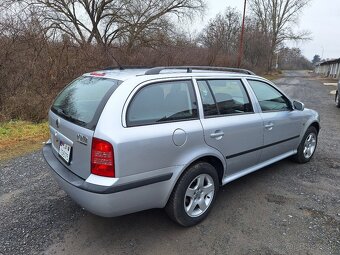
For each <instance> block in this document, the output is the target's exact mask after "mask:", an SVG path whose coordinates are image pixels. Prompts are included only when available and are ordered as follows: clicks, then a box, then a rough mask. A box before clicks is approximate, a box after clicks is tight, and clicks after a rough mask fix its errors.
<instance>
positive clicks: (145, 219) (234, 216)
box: [0, 71, 340, 255]
mask: <svg viewBox="0 0 340 255" xmlns="http://www.w3.org/2000/svg"><path fill="white" fill-rule="evenodd" d="M276 83H277V84H278V85H279V87H281V88H282V89H283V90H284V91H285V92H286V93H288V94H289V95H290V96H291V97H293V98H296V99H299V100H301V101H303V102H304V103H305V105H306V106H307V107H310V108H313V109H316V110H317V111H319V113H320V115H321V121H322V123H321V124H322V131H321V133H320V136H319V144H318V149H317V151H316V154H315V156H314V158H313V160H312V161H311V162H310V163H308V164H305V165H298V164H295V163H293V162H292V161H290V160H289V159H287V160H283V161H281V162H278V163H276V164H274V165H271V166H269V167H266V168H265V169H263V170H261V171H258V172H255V173H253V174H250V175H248V176H246V177H243V178H241V179H239V180H237V181H234V182H232V183H230V184H228V185H227V186H225V187H223V188H222V189H221V190H220V193H219V195H218V198H217V201H216V204H215V207H214V209H213V210H212V212H211V214H210V215H209V217H208V218H207V219H206V220H205V221H204V222H203V223H201V224H200V225H198V226H195V227H192V228H182V227H179V226H177V225H176V224H174V223H173V222H171V221H170V220H169V219H168V218H167V216H166V215H165V213H164V212H163V211H162V210H149V211H144V212H140V213H135V214H131V215H127V216H123V217H119V218H111V219H107V218H100V217H97V216H94V215H91V214H90V213H87V212H85V211H83V210H82V209H81V208H79V207H78V206H77V205H76V204H75V203H74V202H73V201H72V200H71V199H70V198H69V197H68V196H67V195H66V194H65V193H64V192H63V191H62V190H60V189H59V188H58V186H57V185H56V183H55V182H54V180H53V179H52V178H51V176H50V174H49V170H48V168H47V166H46V164H45V163H44V160H43V158H42V155H41V152H37V153H33V154H30V155H27V156H24V157H20V158H17V159H14V160H11V161H8V162H2V163H0V254H1V255H2V254H6V255H7V254H82V255H85V254H129V255H130V254H270V255H272V254H274V255H279V254H282V255H284V254H309V255H311V254H336V255H339V254H340V109H337V108H336V107H335V105H334V100H333V97H334V96H332V95H330V91H331V90H334V89H335V87H331V86H324V85H323V84H322V82H321V81H320V80H319V79H317V78H314V77H313V76H311V75H309V74H308V73H307V72H303V71H299V72H298V71H289V72H285V74H284V77H283V78H281V79H279V80H277V81H276Z"/></svg>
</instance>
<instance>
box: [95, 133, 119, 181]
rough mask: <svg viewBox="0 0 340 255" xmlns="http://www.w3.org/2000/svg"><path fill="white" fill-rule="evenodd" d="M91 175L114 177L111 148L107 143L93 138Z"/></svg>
mask: <svg viewBox="0 0 340 255" xmlns="http://www.w3.org/2000/svg"><path fill="white" fill-rule="evenodd" d="M91 173H93V174H96V175H100V176H105V177H115V165H114V153H113V147H112V145H111V144H110V143H109V142H107V141H104V140H101V139H98V138H95V137H94V138H93V139H92V150H91Z"/></svg>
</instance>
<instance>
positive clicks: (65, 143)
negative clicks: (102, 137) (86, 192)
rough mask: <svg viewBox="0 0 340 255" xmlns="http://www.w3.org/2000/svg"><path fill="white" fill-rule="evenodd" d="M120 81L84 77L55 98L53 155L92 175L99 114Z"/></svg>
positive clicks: (74, 169) (81, 174) (84, 174)
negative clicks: (93, 147)
mask: <svg viewBox="0 0 340 255" xmlns="http://www.w3.org/2000/svg"><path fill="white" fill-rule="evenodd" d="M120 84H121V81H118V80H114V79H107V78H103V77H94V76H82V77H80V78H78V79H77V80H75V81H74V82H72V83H71V84H70V85H68V86H67V87H66V88H65V89H64V90H63V91H62V92H61V93H60V94H59V95H58V96H57V98H56V99H55V101H54V103H53V105H52V107H51V110H50V112H49V127H50V132H51V142H52V148H53V153H54V155H55V156H56V157H57V158H58V160H59V161H60V162H61V163H62V164H64V166H66V167H67V168H68V169H69V170H70V171H72V172H73V173H75V174H76V175H78V176H79V177H81V178H84V179H86V178H87V177H88V176H89V175H90V174H91V145H92V138H93V134H94V130H95V127H96V125H97V122H98V119H99V117H100V114H101V112H102V110H103V108H104V106H105V104H106V102H107V100H108V99H109V97H110V96H111V95H112V93H113V92H114V91H115V90H116V89H117V87H118V86H119V85H120Z"/></svg>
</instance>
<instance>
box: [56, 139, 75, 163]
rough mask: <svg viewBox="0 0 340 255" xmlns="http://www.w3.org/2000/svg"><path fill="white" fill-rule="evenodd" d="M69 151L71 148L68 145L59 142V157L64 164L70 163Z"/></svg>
mask: <svg viewBox="0 0 340 255" xmlns="http://www.w3.org/2000/svg"><path fill="white" fill-rule="evenodd" d="M71 149H72V147H71V146H70V145H68V144H66V143H63V142H60V146H59V155H60V157H61V158H62V159H63V160H65V161H66V163H70V158H71Z"/></svg>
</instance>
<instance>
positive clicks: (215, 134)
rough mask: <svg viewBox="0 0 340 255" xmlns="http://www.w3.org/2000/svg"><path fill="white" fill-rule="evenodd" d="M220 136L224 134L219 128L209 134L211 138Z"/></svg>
mask: <svg viewBox="0 0 340 255" xmlns="http://www.w3.org/2000/svg"><path fill="white" fill-rule="evenodd" d="M222 136H224V132H223V131H219V130H216V131H215V133H212V134H210V137H211V138H219V137H222Z"/></svg>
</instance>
